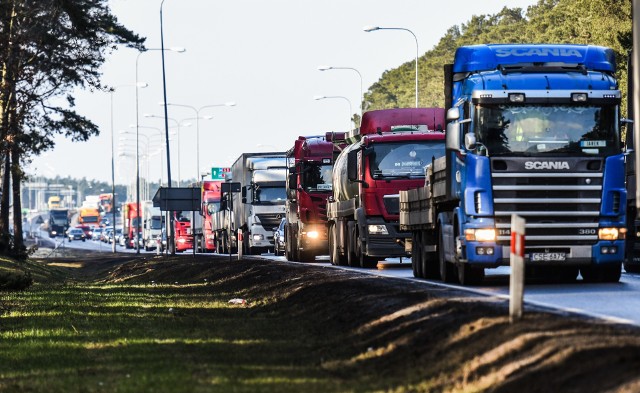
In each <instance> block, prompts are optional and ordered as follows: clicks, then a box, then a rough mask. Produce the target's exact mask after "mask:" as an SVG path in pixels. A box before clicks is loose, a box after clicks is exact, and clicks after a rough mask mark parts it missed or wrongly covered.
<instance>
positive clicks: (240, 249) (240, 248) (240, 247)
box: [229, 228, 244, 261]
mask: <svg viewBox="0 0 640 393" xmlns="http://www.w3.org/2000/svg"><path fill="white" fill-rule="evenodd" d="M236 243H237V244H238V260H239V261H240V260H242V255H243V251H244V250H243V244H244V234H243V233H242V229H240V228H238V241H237V242H236ZM229 252H231V251H229Z"/></svg>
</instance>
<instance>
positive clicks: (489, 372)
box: [49, 254, 640, 392]
mask: <svg viewBox="0 0 640 393" xmlns="http://www.w3.org/2000/svg"><path fill="white" fill-rule="evenodd" d="M81 259H82V258H81ZM50 262H51V261H49V263H50ZM82 262H83V266H84V267H83V268H82V269H78V270H81V271H84V272H83V273H82V274H77V273H75V277H76V278H77V279H78V278H79V277H83V278H84V279H91V280H96V281H99V282H106V283H123V282H127V283H144V284H150V283H151V284H154V285H163V286H166V287H167V288H171V287H172V286H176V288H183V289H180V290H188V288H189V284H191V283H199V284H202V283H203V282H206V283H207V284H208V286H209V288H211V290H212V291H215V293H216V294H219V295H220V296H221V297H224V298H225V299H232V298H238V299H244V301H246V303H244V306H243V307H247V308H248V309H249V310H250V314H249V315H248V318H249V319H250V318H251V315H254V316H260V317H264V316H265V315H267V316H269V315H271V316H278V317H283V316H284V317H285V319H286V320H287V321H289V323H293V324H296V325H297V326H300V327H303V330H304V332H305V333H306V335H307V336H306V337H305V338H304V340H305V342H307V343H309V349H308V350H307V349H305V355H304V356H312V357H315V358H317V359H320V360H319V362H318V364H317V367H319V368H320V369H322V370H323V371H324V372H326V373H328V374H330V375H332V376H333V378H336V379H337V380H342V381H345V383H347V382H349V381H354V379H355V380H358V381H366V386H374V387H375V390H380V391H396V392H405V391H435V392H440V391H465V392H466V391H487V392H514V391H518V392H549V391H562V392H604V391H611V392H626V391H629V392H634V391H640V377H639V376H638V371H637V370H639V369H640V338H639V334H638V333H639V332H640V330H639V329H636V328H631V327H625V326H617V325H611V324H605V323H600V322H596V321H592V320H586V319H580V318H570V317H566V316H558V315H552V314H548V313H544V312H540V311H536V310H533V309H531V308H528V309H527V311H526V314H525V317H524V318H523V320H521V321H519V322H517V323H513V324H512V323H510V322H509V318H508V316H507V313H508V305H507V303H506V302H504V301H501V300H495V299H490V298H484V297H475V296H470V295H468V294H466V293H463V292H459V291H455V290H451V289H443V288H436V287H429V286H427V285H423V284H419V283H414V282H407V281H401V280H396V279H388V278H380V277H372V276H369V275H364V274H358V273H354V272H346V271H340V270H336V269H331V268H322V267H318V266H313V265H310V264H290V263H281V262H273V261H265V260H261V259H248V258H247V259H245V260H243V261H235V260H234V261H231V262H230V261H229V260H228V259H227V258H223V257H217V256H210V255H197V256H195V257H194V256H192V255H181V256H175V257H166V256H161V257H156V256H135V255H133V254H128V255H126V256H122V255H118V256H108V255H105V254H102V258H98V257H96V256H95V255H93V256H91V258H84V260H82ZM176 290H177V289H176ZM283 328H285V329H286V327H283ZM291 356H292V358H291V362H294V363H295V362H296V358H295V357H296V356H300V355H299V354H291ZM347 386H349V385H347ZM272 388H273V386H272Z"/></svg>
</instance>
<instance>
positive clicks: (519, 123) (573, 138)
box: [474, 105, 620, 156]
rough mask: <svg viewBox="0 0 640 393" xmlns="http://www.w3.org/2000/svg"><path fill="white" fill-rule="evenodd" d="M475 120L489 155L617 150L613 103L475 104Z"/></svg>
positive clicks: (479, 138)
mask: <svg viewBox="0 0 640 393" xmlns="http://www.w3.org/2000/svg"><path fill="white" fill-rule="evenodd" d="M474 120H475V125H476V127H477V131H476V139H477V141H478V142H480V143H481V144H482V145H484V147H486V149H487V150H488V154H489V155H491V156H495V155H525V156H530V155H549V154H570V155H593V156H609V155H613V154H619V153H620V135H619V128H618V117H617V107H616V106H602V107H599V106H569V105H566V106H559V105H553V106H551V105H546V106H545V105H517V106H515V105H497V106H485V107H482V106H477V107H476V111H475V119H474ZM481 149H484V148H483V147H481Z"/></svg>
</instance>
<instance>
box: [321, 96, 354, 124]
mask: <svg viewBox="0 0 640 393" xmlns="http://www.w3.org/2000/svg"><path fill="white" fill-rule="evenodd" d="M329 98H340V99H342V100H345V101H347V102H348V103H349V127H348V128H347V130H348V129H350V128H351V115H352V114H353V111H352V110H351V101H349V99H348V98H347V97H344V96H314V97H313V99H314V100H316V101H320V100H326V99H329Z"/></svg>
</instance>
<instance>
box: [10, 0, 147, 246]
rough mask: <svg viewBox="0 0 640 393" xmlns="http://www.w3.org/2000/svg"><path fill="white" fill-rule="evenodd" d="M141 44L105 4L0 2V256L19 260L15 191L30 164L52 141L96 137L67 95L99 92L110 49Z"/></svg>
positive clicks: (86, 0)
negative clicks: (82, 90) (78, 90)
mask: <svg viewBox="0 0 640 393" xmlns="http://www.w3.org/2000/svg"><path fill="white" fill-rule="evenodd" d="M143 44H144V38H142V37H140V36H138V35H137V34H135V33H134V32H132V31H130V30H128V29H127V28H125V27H124V26H123V25H121V24H120V23H118V20H117V19H116V18H115V16H114V15H113V14H112V13H111V10H110V8H109V7H108V5H107V0H0V171H1V173H2V175H1V176H2V177H1V182H2V186H1V187H2V189H1V190H2V195H1V197H0V254H2V255H8V256H13V257H17V258H24V257H26V249H25V246H24V243H23V239H22V237H21V236H20V235H19V234H21V233H22V219H21V210H22V206H21V198H20V184H21V182H22V181H23V180H24V179H25V173H24V171H23V170H22V168H23V167H24V166H25V165H26V164H27V163H28V162H29V160H30V159H31V157H34V156H36V155H38V154H40V153H42V152H43V151H45V150H47V149H51V148H52V147H53V145H54V141H53V138H54V137H55V136H56V135H64V136H65V137H67V138H70V139H72V140H74V141H85V140H87V139H89V138H90V137H91V136H94V135H97V134H98V133H99V129H98V126H97V125H96V124H94V123H93V122H92V121H91V120H89V119H88V118H86V117H84V116H82V115H81V114H79V113H77V112H76V111H75V109H74V107H75V103H74V100H75V99H74V96H73V89H74V88H77V87H80V88H85V89H93V90H106V89H107V87H106V86H103V85H102V83H101V81H100V77H101V72H100V66H101V65H102V64H103V63H104V61H105V59H106V56H108V55H109V53H111V52H112V51H113V50H114V49H116V47H117V46H118V45H125V46H128V47H132V48H136V49H138V50H143V49H144V46H143ZM10 195H11V196H12V201H13V232H14V233H15V234H17V235H16V236H15V237H13V236H11V234H10V229H11V228H10V206H9V203H10V202H9V201H10Z"/></svg>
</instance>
